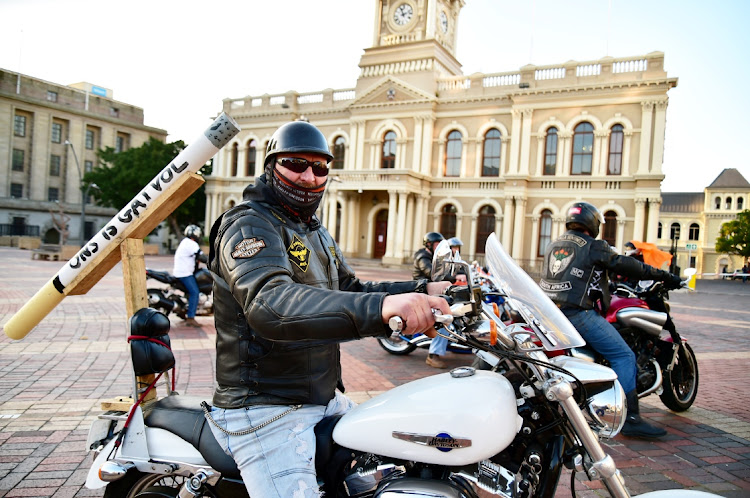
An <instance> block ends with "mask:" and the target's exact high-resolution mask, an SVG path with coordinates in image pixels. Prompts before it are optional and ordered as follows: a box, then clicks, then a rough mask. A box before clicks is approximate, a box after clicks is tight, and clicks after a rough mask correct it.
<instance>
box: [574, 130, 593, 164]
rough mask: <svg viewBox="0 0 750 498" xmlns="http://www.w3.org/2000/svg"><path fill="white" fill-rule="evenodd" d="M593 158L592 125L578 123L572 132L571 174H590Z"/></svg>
mask: <svg viewBox="0 0 750 498" xmlns="http://www.w3.org/2000/svg"><path fill="white" fill-rule="evenodd" d="M593 158H594V127H593V126H592V125H591V123H586V122H583V123H579V124H578V126H576V127H575V130H574V132H573V157H572V162H571V166H570V174H571V175H590V174H591V164H592V162H593Z"/></svg>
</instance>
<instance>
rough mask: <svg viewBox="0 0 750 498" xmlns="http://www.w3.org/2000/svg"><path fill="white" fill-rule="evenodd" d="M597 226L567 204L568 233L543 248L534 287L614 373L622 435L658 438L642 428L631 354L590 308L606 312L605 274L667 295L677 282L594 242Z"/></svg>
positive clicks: (587, 213) (586, 212)
mask: <svg viewBox="0 0 750 498" xmlns="http://www.w3.org/2000/svg"><path fill="white" fill-rule="evenodd" d="M601 223H604V218H603V217H602V214H601V212H600V211H599V210H598V209H597V208H596V207H594V206H593V205H591V204H589V203H588V202H576V203H575V204H573V205H572V206H571V207H570V209H569V210H568V215H567V218H566V220H565V227H566V228H567V229H568V231H567V232H565V233H564V234H563V235H562V236H560V238H558V239H557V240H556V241H554V242H553V243H552V244H550V245H549V246H548V247H547V250H546V253H545V257H544V268H543V270H542V279H541V281H540V283H539V285H540V286H541V288H542V290H544V292H545V293H546V294H547V295H548V296H549V297H550V298H551V299H552V300H553V301H554V302H555V303H556V304H557V306H558V307H559V308H560V310H561V311H562V312H563V313H564V314H565V316H566V317H568V320H570V322H571V323H572V324H573V326H574V327H575V328H576V329H577V330H578V331H579V332H580V334H581V336H583V338H584V339H585V340H586V342H587V343H589V344H590V345H591V347H593V348H594V349H595V350H597V351H598V352H599V353H600V354H601V355H602V356H604V357H605V358H606V359H607V360H608V361H609V363H610V365H611V366H612V369H613V370H614V371H615V373H617V377H618V380H619V381H620V384H621V385H622V387H623V389H624V391H625V395H626V397H627V405H628V416H627V419H626V421H625V425H624V427H623V429H622V434H623V435H626V436H636V437H644V438H655V437H661V436H664V435H665V434H666V431H664V430H663V429H660V428H657V427H654V426H652V425H650V424H648V423H647V422H646V421H644V420H643V419H641V417H640V415H639V408H638V392H637V390H636V373H637V366H636V363H635V354H634V353H633V352H632V351H631V350H630V348H629V347H628V345H627V343H626V342H625V341H624V340H623V339H622V337H621V336H620V334H619V333H618V332H617V330H615V328H614V327H613V326H612V325H611V324H610V323H609V322H608V321H607V320H606V319H605V318H604V317H602V316H601V315H600V314H599V313H598V311H597V310H596V309H595V307H596V306H599V307H600V310H606V309H607V307H609V302H610V295H609V276H608V272H609V271H611V272H613V273H614V274H619V275H624V276H626V277H628V278H633V279H639V280H646V279H649V280H660V281H664V285H665V286H666V287H667V288H668V289H676V288H679V287H680V286H681V284H682V282H681V280H680V277H679V276H678V275H673V274H671V273H669V272H666V271H662V270H659V269H657V268H654V267H652V266H649V265H646V264H644V263H641V262H640V261H638V260H636V259H635V258H632V257H629V256H621V255H619V254H617V253H616V252H615V251H614V250H613V249H612V248H611V247H610V245H609V244H608V243H607V242H606V241H604V240H601V239H598V240H597V239H596V237H597V236H598V235H599V226H600V224H601Z"/></svg>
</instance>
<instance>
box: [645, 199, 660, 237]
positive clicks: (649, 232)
mask: <svg viewBox="0 0 750 498" xmlns="http://www.w3.org/2000/svg"><path fill="white" fill-rule="evenodd" d="M660 208H661V197H651V198H649V200H648V227H646V240H647V241H649V242H653V243H656V235H657V233H658V232H659V209H660Z"/></svg>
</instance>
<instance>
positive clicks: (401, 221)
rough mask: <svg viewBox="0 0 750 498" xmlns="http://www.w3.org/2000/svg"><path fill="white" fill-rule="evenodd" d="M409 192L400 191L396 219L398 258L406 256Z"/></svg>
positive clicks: (396, 253)
mask: <svg viewBox="0 0 750 498" xmlns="http://www.w3.org/2000/svg"><path fill="white" fill-rule="evenodd" d="M408 195H409V194H408V193H406V192H399V193H398V219H397V220H396V221H397V223H396V234H397V235H396V244H395V247H394V251H393V252H394V255H395V257H396V258H399V259H402V260H403V257H404V239H405V238H406V198H407V196H408Z"/></svg>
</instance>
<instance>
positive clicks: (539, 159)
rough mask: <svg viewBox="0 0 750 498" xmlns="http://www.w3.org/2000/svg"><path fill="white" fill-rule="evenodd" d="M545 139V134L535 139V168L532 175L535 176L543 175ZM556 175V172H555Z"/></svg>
mask: <svg viewBox="0 0 750 498" xmlns="http://www.w3.org/2000/svg"><path fill="white" fill-rule="evenodd" d="M546 139H547V134H546V133H545V134H544V135H539V136H537V137H536V168H535V170H536V171H535V172H534V174H535V175H537V176H542V175H544V160H545V157H544V142H545V140H546ZM555 173H557V171H555Z"/></svg>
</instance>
